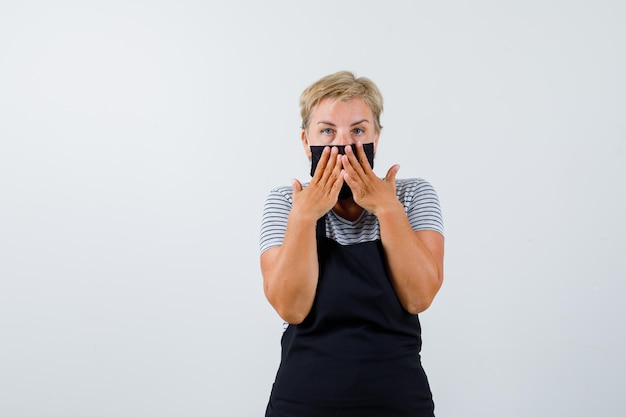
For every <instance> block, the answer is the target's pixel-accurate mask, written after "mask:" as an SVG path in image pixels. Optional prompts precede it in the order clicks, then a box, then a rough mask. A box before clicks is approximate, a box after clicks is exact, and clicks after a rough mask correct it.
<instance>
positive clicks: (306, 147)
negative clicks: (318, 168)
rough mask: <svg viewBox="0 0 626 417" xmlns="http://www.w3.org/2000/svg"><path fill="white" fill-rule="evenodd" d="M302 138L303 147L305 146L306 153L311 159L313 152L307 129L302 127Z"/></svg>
mask: <svg viewBox="0 0 626 417" xmlns="http://www.w3.org/2000/svg"><path fill="white" fill-rule="evenodd" d="M300 140H302V147H304V153H306V156H307V158H309V159H311V157H312V154H311V148H310V147H309V139H308V138H307V136H306V130H304V129H302V134H301V138H300Z"/></svg>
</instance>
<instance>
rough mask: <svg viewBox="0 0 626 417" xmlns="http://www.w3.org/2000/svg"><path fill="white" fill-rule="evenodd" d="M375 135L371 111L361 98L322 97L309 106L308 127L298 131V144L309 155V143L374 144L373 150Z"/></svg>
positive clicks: (323, 144) (376, 142) (375, 142)
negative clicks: (299, 134)
mask: <svg viewBox="0 0 626 417" xmlns="http://www.w3.org/2000/svg"><path fill="white" fill-rule="evenodd" d="M378 136H379V135H378V134H377V133H376V129H375V125H374V115H373V114H372V110H371V109H370V108H369V106H368V105H367V104H366V103H365V102H364V101H363V100H362V99H360V98H353V99H350V100H348V101H335V100H331V99H324V100H322V101H320V102H319V103H318V104H317V105H316V106H315V107H313V111H312V112H311V117H310V123H309V126H308V130H307V131H304V130H303V131H302V144H303V145H304V150H305V152H306V153H307V155H308V156H309V158H310V157H311V151H310V149H309V146H325V145H328V146H335V145H351V144H354V143H356V142H361V143H374V152H375V151H376V147H377V145H378Z"/></svg>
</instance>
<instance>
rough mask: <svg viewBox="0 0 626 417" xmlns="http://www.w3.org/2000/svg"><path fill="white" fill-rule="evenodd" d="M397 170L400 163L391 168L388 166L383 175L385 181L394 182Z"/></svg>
mask: <svg viewBox="0 0 626 417" xmlns="http://www.w3.org/2000/svg"><path fill="white" fill-rule="evenodd" d="M398 171H400V165H398V164H395V165H393V166H392V167H391V168H389V171H387V175H385V181H389V182H392V183H395V181H396V175H397V174H398Z"/></svg>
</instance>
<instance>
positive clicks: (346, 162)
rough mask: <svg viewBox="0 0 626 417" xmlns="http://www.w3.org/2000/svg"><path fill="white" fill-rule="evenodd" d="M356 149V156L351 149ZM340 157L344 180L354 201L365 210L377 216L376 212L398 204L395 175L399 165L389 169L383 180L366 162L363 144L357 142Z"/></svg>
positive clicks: (348, 147)
mask: <svg viewBox="0 0 626 417" xmlns="http://www.w3.org/2000/svg"><path fill="white" fill-rule="evenodd" d="M353 147H355V148H356V154H355V151H354V149H353ZM345 152H346V154H345V155H343V157H342V163H343V169H344V174H343V175H344V180H345V181H346V183H347V184H348V185H349V186H350V189H351V190H352V197H353V198H354V201H355V202H356V203H357V204H358V205H359V206H361V207H363V208H364V209H365V210H367V211H369V212H370V213H372V214H374V215H377V212H378V211H380V210H382V209H384V208H385V207H388V206H389V205H390V204H398V203H399V201H398V197H397V196H396V174H397V173H398V170H400V165H398V164H396V165H393V166H392V167H391V168H389V171H387V175H385V178H384V179H380V178H378V177H377V176H376V174H375V173H374V171H373V170H372V167H371V166H370V164H369V161H368V160H367V156H366V155H365V151H364V150H363V144H361V143H360V142H357V143H356V144H355V145H349V146H346V148H345Z"/></svg>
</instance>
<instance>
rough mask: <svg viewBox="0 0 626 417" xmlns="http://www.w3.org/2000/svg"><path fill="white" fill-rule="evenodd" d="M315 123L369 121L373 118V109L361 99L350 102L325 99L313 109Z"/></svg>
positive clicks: (352, 99) (350, 100)
mask: <svg viewBox="0 0 626 417" xmlns="http://www.w3.org/2000/svg"><path fill="white" fill-rule="evenodd" d="M311 118H312V120H311V121H313V122H316V121H341V120H344V119H346V120H349V121H350V122H352V121H353V119H359V120H368V121H370V122H371V120H372V118H373V113H372V109H370V107H369V106H368V105H367V103H366V102H365V101H364V100H363V99H361V98H358V97H357V98H351V99H349V100H336V99H331V98H325V99H323V100H321V101H320V102H319V103H317V104H316V105H315V107H313V111H312V112H311Z"/></svg>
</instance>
